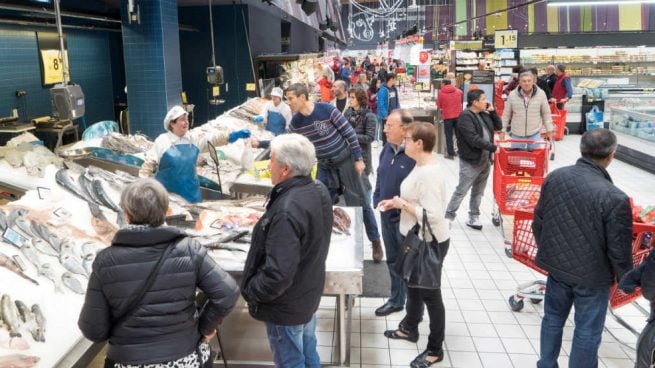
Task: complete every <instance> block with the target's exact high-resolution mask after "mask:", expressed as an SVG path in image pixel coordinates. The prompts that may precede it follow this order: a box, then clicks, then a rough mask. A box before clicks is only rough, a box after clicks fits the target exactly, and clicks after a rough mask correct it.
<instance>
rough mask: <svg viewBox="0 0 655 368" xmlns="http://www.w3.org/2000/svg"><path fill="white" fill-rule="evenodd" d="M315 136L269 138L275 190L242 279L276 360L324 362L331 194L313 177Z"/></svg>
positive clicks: (290, 364)
mask: <svg viewBox="0 0 655 368" xmlns="http://www.w3.org/2000/svg"><path fill="white" fill-rule="evenodd" d="M315 161H316V153H315V149H314V146H313V145H312V143H311V142H310V141H309V140H308V139H307V138H305V137H303V136H302V135H299V134H284V135H280V136H277V137H275V138H274V139H273V141H271V162H270V164H269V168H270V170H271V181H272V182H273V185H274V187H273V190H272V191H271V193H270V197H269V201H268V203H267V205H266V212H265V213H264V215H263V216H262V217H261V219H260V220H259V221H258V222H257V224H256V225H255V228H254V229H253V233H252V244H251V246H250V251H249V252H248V258H247V259H246V265H245V268H244V271H243V279H242V282H241V290H242V291H241V292H242V295H243V298H244V299H245V300H246V302H248V309H249V311H250V315H251V316H252V317H253V318H255V319H257V320H260V321H263V322H265V323H266V331H267V333H268V339H269V343H270V346H271V350H272V351H273V359H274V361H275V366H277V367H305V366H306V367H320V358H319V356H318V352H317V351H316V333H315V330H316V310H317V309H318V304H319V302H320V299H321V295H322V293H323V286H324V283H325V259H326V258H327V253H328V248H329V245H330V235H331V233H332V200H331V198H330V195H329V193H328V190H327V188H326V187H325V186H324V185H323V184H322V183H320V182H318V181H315V180H312V178H311V176H310V174H311V171H312V168H313V167H314V162H315Z"/></svg>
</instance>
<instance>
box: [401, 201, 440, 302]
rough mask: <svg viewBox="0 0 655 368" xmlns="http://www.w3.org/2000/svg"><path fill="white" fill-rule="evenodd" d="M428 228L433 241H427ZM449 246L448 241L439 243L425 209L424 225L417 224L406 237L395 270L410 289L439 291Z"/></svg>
mask: <svg viewBox="0 0 655 368" xmlns="http://www.w3.org/2000/svg"><path fill="white" fill-rule="evenodd" d="M426 228H427V230H428V231H429V233H430V235H432V240H431V241H427V240H425V234H426V231H425V230H426ZM419 232H421V235H422V237H421V236H419ZM449 245H450V242H449V241H448V240H447V241H444V242H442V243H439V241H438V240H437V238H436V237H435V236H434V233H433V232H432V228H431V227H430V223H429V222H428V220H427V212H426V211H425V209H423V219H422V225H419V224H418V223H417V224H416V225H414V227H412V228H411V230H409V232H408V233H407V235H406V236H405V241H404V242H403V245H402V247H401V249H400V252H399V253H398V257H397V258H396V263H395V264H394V270H395V271H396V273H397V274H398V275H399V276H400V277H401V278H402V279H403V280H405V282H406V283H407V286H408V287H414V288H424V289H439V288H441V269H442V268H443V260H444V258H445V257H446V253H448V248H449Z"/></svg>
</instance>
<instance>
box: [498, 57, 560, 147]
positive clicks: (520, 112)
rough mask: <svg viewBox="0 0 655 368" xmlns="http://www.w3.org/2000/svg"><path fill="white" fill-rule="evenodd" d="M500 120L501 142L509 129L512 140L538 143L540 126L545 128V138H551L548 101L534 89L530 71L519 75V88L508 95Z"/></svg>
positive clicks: (542, 92)
mask: <svg viewBox="0 0 655 368" xmlns="http://www.w3.org/2000/svg"><path fill="white" fill-rule="evenodd" d="M502 120H503V130H502V131H501V133H500V137H501V140H502V139H503V138H504V137H505V131H506V129H507V128H508V127H510V128H511V130H510V137H512V138H515V139H527V140H532V141H540V140H541V127H542V125H543V126H545V128H546V136H547V137H549V138H550V137H552V134H553V131H554V129H555V128H554V126H553V118H552V117H551V116H550V106H549V105H548V99H547V98H546V93H544V91H542V90H541V89H540V88H535V86H534V76H533V75H532V72H531V71H529V70H528V71H524V72H522V73H521V74H520V75H519V87H518V88H516V89H515V90H513V91H512V92H510V93H509V96H508V97H507V102H505V109H504V110H503V118H502Z"/></svg>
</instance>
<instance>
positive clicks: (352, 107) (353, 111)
mask: <svg viewBox="0 0 655 368" xmlns="http://www.w3.org/2000/svg"><path fill="white" fill-rule="evenodd" d="M348 105H349V107H348V108H347V109H346V111H344V112H343V116H344V117H345V118H346V120H348V122H349V123H350V125H352V127H353V129H355V133H356V134H357V141H358V142H359V146H360V147H361V148H362V157H363V158H364V164H365V165H366V169H364V172H363V173H362V175H360V178H361V181H362V186H363V187H364V190H366V205H365V206H364V207H363V215H364V227H365V228H366V237H367V238H368V240H369V241H370V242H371V246H372V247H373V261H374V262H375V263H380V261H381V260H382V257H383V256H384V253H383V251H382V243H381V242H380V231H379V229H378V224H377V222H376V221H375V214H374V213H373V208H372V207H371V192H372V188H373V187H372V186H371V182H370V180H369V179H368V176H369V175H370V174H371V172H372V171H373V164H372V162H371V142H373V139H374V138H375V127H376V125H377V122H378V119H377V117H376V116H375V114H373V113H372V112H371V110H369V109H368V97H367V96H366V91H365V90H364V89H362V88H358V87H353V88H351V89H350V91H348Z"/></svg>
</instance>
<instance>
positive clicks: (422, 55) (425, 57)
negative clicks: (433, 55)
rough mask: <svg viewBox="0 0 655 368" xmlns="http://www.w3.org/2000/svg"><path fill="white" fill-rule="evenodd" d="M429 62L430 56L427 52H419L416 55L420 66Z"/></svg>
mask: <svg viewBox="0 0 655 368" xmlns="http://www.w3.org/2000/svg"><path fill="white" fill-rule="evenodd" d="M429 60H430V54H429V53H428V52H427V51H420V52H419V53H418V61H419V63H420V64H425V63H427V62H428V61H429Z"/></svg>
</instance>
